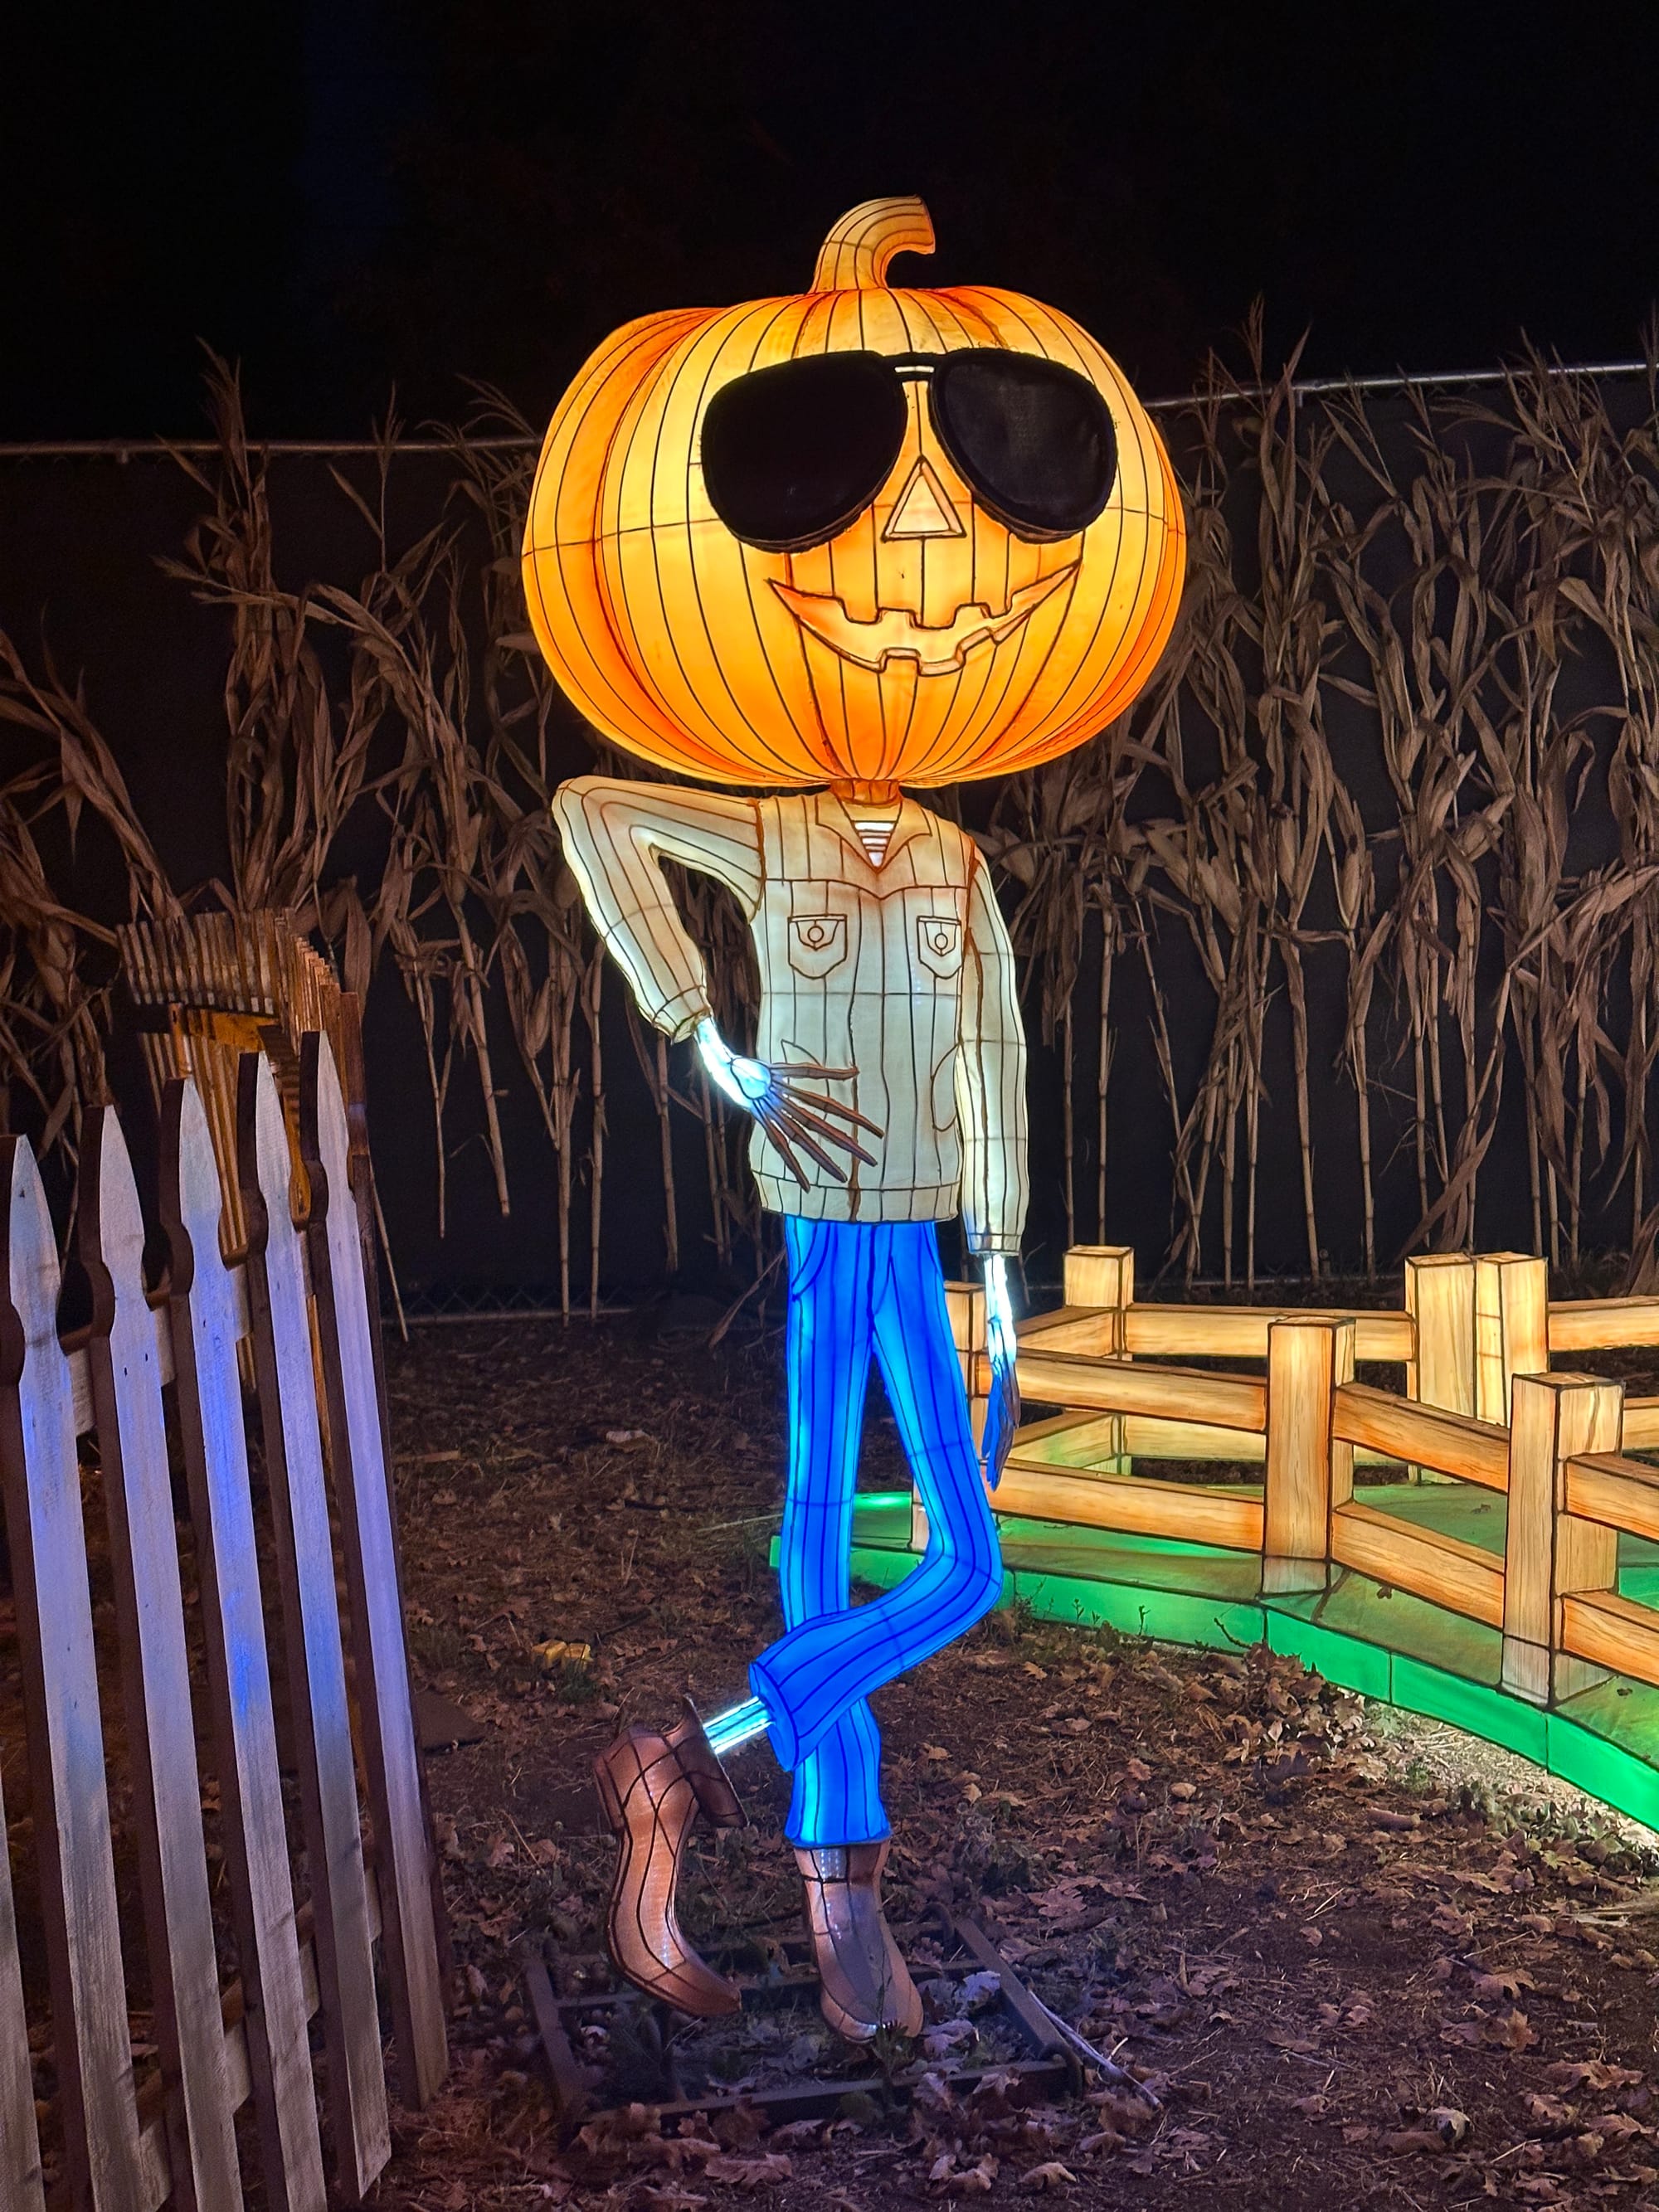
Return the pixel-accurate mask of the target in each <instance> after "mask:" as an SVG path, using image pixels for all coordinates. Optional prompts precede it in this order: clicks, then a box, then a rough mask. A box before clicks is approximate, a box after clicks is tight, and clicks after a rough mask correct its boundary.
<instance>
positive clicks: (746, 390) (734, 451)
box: [702, 353, 906, 553]
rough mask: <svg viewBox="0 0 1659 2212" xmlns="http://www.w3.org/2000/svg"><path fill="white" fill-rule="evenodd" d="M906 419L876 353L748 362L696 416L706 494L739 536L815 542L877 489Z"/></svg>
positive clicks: (790, 548) (767, 545)
mask: <svg viewBox="0 0 1659 2212" xmlns="http://www.w3.org/2000/svg"><path fill="white" fill-rule="evenodd" d="M905 419H906V416H905V404H904V392H903V389H902V386H901V385H900V384H899V381H898V380H897V378H896V377H895V376H894V374H893V373H892V369H891V368H890V366H889V364H888V363H887V362H884V361H883V359H882V358H881V356H879V355H878V354H872V353H829V354H822V355H819V356H817V357H815V358H814V359H812V360H810V361H789V362H781V364H780V365H779V366H778V367H777V368H757V369H754V370H751V371H750V374H748V375H747V376H740V377H738V378H737V379H736V380H734V381H733V382H732V383H731V384H726V385H722V386H721V387H720V390H719V391H718V392H716V393H715V394H714V398H712V399H711V400H710V401H709V403H708V410H707V412H706V413H705V414H704V416H703V418H702V480H703V483H704V485H705V486H706V488H707V489H708V498H709V502H710V504H711V505H712V506H713V507H714V512H715V513H716V514H718V515H719V517H720V520H721V521H722V522H723V523H724V524H725V525H726V528H727V529H728V530H729V531H730V532H732V536H733V537H734V538H741V539H742V540H743V542H744V544H746V545H757V546H759V547H761V548H763V550H765V551H767V552H770V553H796V552H799V551H800V550H802V549H803V548H804V547H805V546H808V545H821V544H823V542H824V540H825V539H826V538H833V537H835V536H836V532H838V531H842V530H844V529H845V528H846V527H847V525H848V523H849V522H851V521H852V520H853V519H854V516H855V515H857V514H859V513H860V512H861V511H862V510H863V509H864V508H865V507H867V506H868V505H869V503H870V501H872V499H873V498H874V497H875V495H876V494H877V492H878V491H879V490H880V489H881V487H882V485H883V483H884V482H885V481H886V478H887V477H888V475H889V473H890V471H891V469H892V466H893V464H894V462H895V461H896V459H898V454H899V447H901V446H902V443H903V442H904V426H905Z"/></svg>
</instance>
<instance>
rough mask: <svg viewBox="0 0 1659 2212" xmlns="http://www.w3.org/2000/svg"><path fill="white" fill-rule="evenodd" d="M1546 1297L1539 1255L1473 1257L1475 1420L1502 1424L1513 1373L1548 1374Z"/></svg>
mask: <svg viewBox="0 0 1659 2212" xmlns="http://www.w3.org/2000/svg"><path fill="white" fill-rule="evenodd" d="M1549 1299H1550V1291H1549V1267H1548V1266H1547V1263H1546V1262H1545V1261H1542V1260H1535V1259H1534V1258H1532V1256H1531V1255H1529V1254H1527V1253H1522V1252H1483V1253H1481V1254H1480V1255H1479V1256H1478V1257H1477V1258H1476V1260H1475V1263H1474V1369H1475V1372H1474V1411H1475V1413H1476V1414H1477V1415H1478V1417H1479V1418H1480V1419H1481V1420H1483V1421H1497V1422H1499V1423H1500V1424H1502V1425H1504V1426H1505V1427H1507V1426H1508V1425H1509V1418H1510V1386H1511V1385H1512V1383H1514V1380H1515V1378H1516V1376H1517V1375H1547V1374H1548V1372H1549V1364H1550V1330H1549V1323H1550V1305H1549ZM1607 1449H1609V1450H1617V1449H1618V1447H1617V1445H1616V1444H1612V1445H1609V1446H1608V1447H1607Z"/></svg>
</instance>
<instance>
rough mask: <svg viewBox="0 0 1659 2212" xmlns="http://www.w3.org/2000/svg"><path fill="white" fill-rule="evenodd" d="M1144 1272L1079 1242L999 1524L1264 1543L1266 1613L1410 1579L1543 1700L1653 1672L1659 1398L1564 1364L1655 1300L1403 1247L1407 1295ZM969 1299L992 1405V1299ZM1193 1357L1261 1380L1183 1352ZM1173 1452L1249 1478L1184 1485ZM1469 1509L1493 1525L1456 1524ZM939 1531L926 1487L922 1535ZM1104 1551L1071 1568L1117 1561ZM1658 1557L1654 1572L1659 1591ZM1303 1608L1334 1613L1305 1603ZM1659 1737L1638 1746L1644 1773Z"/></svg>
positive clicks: (1174, 1540) (1657, 1304) (1035, 1336)
mask: <svg viewBox="0 0 1659 2212" xmlns="http://www.w3.org/2000/svg"><path fill="white" fill-rule="evenodd" d="M1133 1266H1134V1261H1133V1253H1132V1252H1131V1251H1130V1250H1128V1249H1124V1248H1116V1247H1084V1248H1078V1249H1073V1250H1072V1251H1070V1252H1068V1253H1067V1255H1066V1273H1065V1293H1064V1296H1065V1303H1064V1304H1063V1305H1062V1306H1061V1307H1060V1308H1059V1309H1058V1310H1055V1311H1053V1312H1049V1313H1044V1314H1040V1315H1037V1316H1033V1317H1032V1318H1031V1319H1030V1320H1028V1321H1026V1322H1024V1323H1023V1324H1022V1325H1021V1326H1020V1329H1019V1359H1018V1375H1019V1382H1020V1388H1021V1393H1022V1395H1023V1397H1024V1400H1025V1401H1026V1402H1027V1403H1028V1404H1032V1403H1036V1404H1042V1405H1049V1406H1059V1407H1064V1408H1065V1409H1066V1410H1064V1411H1063V1412H1061V1413H1057V1414H1055V1415H1054V1416H1052V1417H1050V1418H1048V1419H1040V1420H1035V1421H1030V1422H1028V1423H1027V1424H1026V1425H1024V1427H1023V1428H1022V1429H1021V1430H1020V1431H1019V1433H1018V1437H1017V1438H1016V1440H1015V1443H1014V1446H1013V1449H1012V1454H1011V1455H1010V1458H1009V1462H1008V1465H1007V1468H1006V1472H1005V1473H1004V1475H1003V1478H1002V1481H1001V1485H1000V1488H999V1490H998V1491H997V1492H995V1494H994V1504H995V1507H996V1510H997V1511H998V1513H999V1515H1000V1516H1003V1518H1004V1522H1005V1528H1006V1527H1007V1526H1008V1524H1009V1523H1011V1522H1018V1523H1021V1524H1025V1523H1041V1524H1043V1525H1044V1527H1046V1528H1049V1529H1052V1530H1054V1534H1055V1536H1056V1538H1058V1537H1059V1536H1060V1534H1061V1533H1062V1532H1063V1531H1064V1530H1065V1529H1067V1528H1069V1529H1073V1530H1077V1531H1082V1530H1092V1531H1099V1532H1108V1531H1109V1532H1115V1534H1117V1535H1118V1536H1120V1537H1121V1538H1123V1539H1125V1540H1150V1541H1152V1543H1153V1544H1163V1545H1164V1546H1165V1547H1169V1548H1170V1549H1172V1550H1180V1549H1182V1547H1205V1548H1206V1550H1208V1551H1211V1552H1213V1553H1231V1554H1250V1555H1254V1558H1255V1570H1254V1572H1253V1574H1252V1577H1251V1581H1252V1582H1253V1584H1254V1593H1255V1602H1256V1603H1257V1604H1258V1605H1260V1606H1262V1607H1271V1606H1273V1605H1274V1604H1279V1605H1281V1606H1282V1605H1285V1604H1289V1603H1291V1602H1294V1601H1297V1599H1298V1596H1299V1595H1300V1594H1310V1593H1322V1592H1327V1591H1331V1592H1334V1591H1335V1589H1337V1587H1338V1586H1339V1585H1340V1584H1341V1583H1343V1582H1344V1580H1345V1578H1346V1577H1361V1578H1364V1583H1365V1585H1366V1586H1367V1587H1370V1588H1371V1589H1372V1590H1373V1594H1374V1595H1380V1596H1381V1597H1383V1598H1384V1599H1386V1598H1388V1597H1389V1596H1390V1595H1394V1594H1395V1593H1398V1592H1406V1593H1409V1594H1411V1595H1413V1596H1415V1597H1417V1598H1420V1599H1423V1600H1425V1601H1428V1602H1429V1603H1430V1604H1431V1606H1433V1607H1437V1608H1439V1609H1440V1610H1441V1611H1442V1612H1443V1613H1449V1614H1451V1615H1455V1616H1458V1617H1460V1618H1462V1619H1463V1620H1468V1621H1472V1622H1475V1623H1479V1624H1480V1625H1481V1626H1482V1627H1484V1628H1485V1629H1486V1630H1488V1631H1491V1632H1495V1634H1496V1637H1497V1638H1501V1644H1493V1645H1492V1647H1491V1654H1492V1663H1491V1674H1492V1684H1491V1686H1492V1688H1493V1689H1494V1690H1495V1691H1497V1692H1499V1693H1502V1694H1506V1695H1507V1697H1508V1698H1510V1699H1518V1700H1521V1701H1523V1702H1525V1703H1527V1704H1529V1705H1534V1706H1539V1707H1559V1706H1560V1705H1562V1704H1564V1703H1565V1701H1568V1700H1571V1699H1573V1698H1575V1697H1576V1696H1577V1695H1578V1693H1580V1692H1583V1691H1585V1690H1586V1689H1589V1688H1590V1687H1591V1686H1594V1685H1596V1684H1598V1683H1602V1682H1605V1681H1606V1680H1607V1679H1608V1677H1609V1675H1610V1674H1612V1675H1617V1676H1620V1677H1623V1678H1625V1680H1626V1683H1637V1684H1645V1685H1659V1605H1650V1604H1649V1603H1647V1602H1644V1601H1643V1600H1642V1598H1640V1597H1637V1596H1632V1595H1628V1594H1626V1593H1625V1592H1623V1591H1621V1589H1620V1538H1621V1536H1623V1537H1625V1538H1626V1540H1627V1541H1626V1553H1627V1554H1631V1553H1632V1551H1633V1549H1634V1550H1635V1551H1638V1552H1639V1550H1640V1548H1641V1546H1642V1545H1645V1544H1659V1468H1656V1467H1654V1466H1652V1465H1650V1464H1649V1463H1648V1462H1645V1461H1644V1460H1643V1459H1641V1458H1638V1457H1636V1456H1634V1455H1635V1454H1637V1453H1639V1452H1643V1451H1646V1450H1650V1449H1653V1450H1659V1399H1654V1398H1645V1399H1644V1398H1626V1395H1625V1394H1624V1391H1623V1389H1622V1387H1621V1386H1620V1383H1617V1382H1613V1381H1608V1380H1606V1379H1603V1378H1601V1377H1599V1376H1594V1375H1589V1374H1584V1373H1581V1372H1578V1371H1577V1370H1576V1369H1569V1368H1567V1367H1565V1366H1561V1367H1553V1366H1552V1360H1556V1361H1561V1362H1568V1361H1571V1360H1574V1359H1576V1358H1583V1356H1585V1355H1589V1354H1593V1353H1595V1352H1599V1351H1602V1350H1607V1349H1611V1348H1613V1347H1620V1346H1643V1345H1646V1346H1659V1298H1651V1297H1626V1298H1607V1299H1598V1300H1589V1301H1574V1302H1571V1303H1556V1304H1551V1303H1550V1301H1549V1298H1548V1292H1547V1270H1546V1266H1545V1263H1544V1261H1541V1260H1536V1259H1530V1258H1526V1257H1523V1256H1521V1255H1516V1254H1510V1253H1498V1254H1493V1255H1483V1256H1468V1255H1434V1256H1431V1257H1425V1258H1421V1259H1416V1260H1411V1261H1407V1264H1406V1276H1405V1302H1404V1304H1403V1305H1402V1306H1401V1307H1400V1308H1398V1309H1395V1310H1353V1311H1347V1312H1331V1311H1321V1310H1307V1309H1300V1310H1298V1309H1293V1308H1278V1309H1275V1308H1273V1307H1263V1306H1249V1307H1239V1306H1221V1305H1212V1304H1182V1305H1156V1304H1140V1303H1139V1302H1138V1301H1137V1299H1136V1297H1135V1295H1134V1282H1133ZM951 1304H952V1313H953V1319H954V1323H955V1328H956V1334H957V1346H958V1349H959V1351H960V1352H961V1353H962V1356H963V1370H964V1373H965V1375H966V1376H967V1378H968V1382H969V1393H970V1396H971V1397H972V1398H973V1399H974V1401H975V1418H976V1419H980V1418H982V1411H981V1409H982V1407H983V1404H984V1393H985V1391H986V1389H987V1387H988V1364H987V1359H986V1355H985V1350H984V1304H983V1293H982V1292H981V1291H978V1290H977V1289H975V1288H973V1287H971V1286H969V1285H957V1286H953V1287H952V1289H951ZM1200 1359H1201V1360H1205V1361H1227V1362H1233V1363H1238V1364H1240V1365H1243V1364H1245V1363H1250V1364H1253V1365H1254V1367H1255V1371H1249V1372H1229V1371H1225V1370H1221V1369H1218V1367H1215V1366H1212V1365H1204V1366H1194V1365H1189V1364H1184V1363H1187V1362H1190V1361H1194V1360H1200ZM1362 1364H1383V1365H1385V1366H1386V1365H1389V1364H1392V1365H1394V1366H1395V1367H1397V1368H1398V1369H1399V1370H1401V1372H1402V1382H1403V1389H1402V1390H1401V1391H1400V1392H1395V1391H1392V1390H1387V1389H1379V1388H1377V1387H1375V1386H1374V1385H1372V1384H1370V1383H1362V1382H1358V1381H1356V1380H1355V1379H1354V1378H1355V1371H1356V1369H1357V1367H1358V1366H1360V1365H1362ZM1157 1462H1185V1463H1186V1467H1187V1469H1188V1473H1189V1474H1190V1473H1196V1472H1199V1471H1200V1468H1201V1465H1202V1463H1204V1462H1211V1463H1215V1464H1216V1465H1217V1468H1218V1473H1219V1472H1220V1471H1221V1470H1222V1469H1224V1468H1225V1469H1227V1470H1229V1471H1232V1470H1236V1471H1237V1475H1238V1477H1239V1478H1240V1479H1238V1480H1225V1479H1224V1480H1215V1481H1210V1480H1172V1479H1169V1478H1168V1477H1166V1476H1164V1475H1163V1474H1158V1473H1156V1472H1152V1471H1150V1470H1151V1468H1152V1467H1154V1466H1155V1465H1156V1463H1157ZM1258 1468H1259V1470H1260V1473H1259V1475H1258V1474H1257V1473H1256V1470H1257V1469H1258ZM1384 1468H1387V1469H1389V1473H1390V1474H1391V1475H1392V1477H1393V1483H1392V1486H1389V1485H1386V1484H1384V1483H1383V1482H1380V1481H1378V1480H1376V1479H1375V1478H1376V1475H1377V1474H1379V1473H1380V1472H1381V1471H1382V1470H1383V1469H1384ZM1357 1473H1358V1476H1359V1478H1360V1480H1359V1482H1358V1487H1359V1488H1361V1489H1363V1490H1364V1492H1365V1494H1364V1497H1363V1498H1362V1497H1360V1496H1357V1495H1356V1487H1357V1484H1356V1475H1357ZM1402 1474H1403V1475H1404V1477H1405V1480H1401V1477H1402ZM1368 1476H1369V1477H1370V1478H1371V1479H1370V1480H1366V1479H1365V1478H1366V1477H1368ZM1430 1485H1440V1486H1444V1487H1443V1488H1440V1489H1438V1490H1430V1489H1429V1488H1428V1487H1427V1486H1430ZM1470 1492H1480V1493H1483V1494H1484V1496H1485V1498H1486V1501H1487V1502H1486V1504H1481V1503H1480V1500H1479V1499H1476V1500H1474V1501H1473V1502H1472V1501H1471V1499H1470V1497H1469V1493H1470ZM1471 1511H1472V1512H1473V1513H1474V1514H1480V1513H1482V1512H1494V1513H1495V1515H1496V1516H1497V1517H1496V1518H1494V1519H1492V1520H1489V1521H1486V1522H1475V1521H1473V1520H1471V1519H1470V1517H1469V1516H1470V1513H1471ZM1460 1514H1461V1515H1462V1519H1463V1523H1464V1526H1465V1528H1470V1527H1479V1528H1480V1529H1481V1530H1482V1531H1483V1533H1485V1534H1486V1541H1484V1542H1474V1541H1470V1539H1469V1536H1468V1534H1460V1533H1458V1529H1457V1527H1456V1525H1455V1524H1456V1523H1457V1521H1458V1519H1459V1516H1460ZM1448 1524H1451V1525H1448ZM925 1533H926V1523H925V1520H924V1519H923V1516H922V1515H921V1509H920V1506H919V1505H915V1504H913V1508H912V1532H911V1541H912V1545H913V1546H914V1545H915V1544H917V1543H919V1542H921V1541H922V1540H923V1539H924V1538H925ZM1629 1540H1640V1544H1639V1545H1638V1546H1636V1547H1632V1543H1631V1542H1630V1541H1629ZM1011 1550H1012V1547H1011ZM1061 1551H1062V1553H1063V1547H1061ZM1055 1556H1056V1553H1055V1549H1054V1546H1052V1545H1051V1546H1050V1548H1049V1551H1048V1553H1047V1554H1045V1557H1047V1558H1048V1559H1050V1560H1052V1559H1054V1557H1055ZM1103 1556H1104V1557H1105V1559H1106V1564H1105V1565H1100V1564H1098V1563H1097V1564H1096V1565H1094V1566H1092V1567H1088V1566H1085V1567H1083V1568H1079V1572H1093V1573H1097V1574H1102V1575H1104V1574H1109V1573H1110V1572H1111V1571H1114V1570H1113V1569H1112V1566H1111V1564H1110V1561H1111V1555H1110V1554H1109V1553H1108V1554H1106V1555H1103ZM1656 1565H1659V1556H1656V1558H1654V1559H1647V1560H1646V1561H1645V1566H1644V1573H1643V1574H1642V1575H1641V1576H1639V1577H1638V1578H1637V1579H1638V1581H1639V1582H1640V1583H1641V1585H1642V1587H1643V1589H1644V1590H1645V1591H1647V1592H1648V1593H1650V1594H1652V1595H1655V1596H1656V1597H1659V1575H1656V1574H1655V1573H1654V1571H1653V1570H1654V1568H1655V1566H1656ZM1167 1586H1168V1587H1171V1588H1173V1587H1178V1577H1176V1579H1175V1580H1173V1581H1171V1582H1170V1583H1169V1584H1168V1585H1167ZM1302 1611H1303V1614H1304V1618H1306V1619H1307V1620H1310V1621H1316V1620H1318V1619H1319V1618H1320V1617H1321V1616H1320V1607H1319V1605H1318V1604H1317V1603H1315V1602H1313V1601H1311V1600H1310V1601H1308V1602H1307V1603H1305V1604H1304V1606H1303V1607H1302ZM1349 1617H1350V1618H1352V1616H1349ZM1376 1617H1377V1619H1378V1620H1383V1619H1386V1618H1387V1615H1386V1613H1377V1615H1376ZM1394 1617H1395V1620H1398V1618H1399V1608H1398V1607H1395V1614H1394ZM1367 1633H1375V1634H1376V1637H1377V1638H1379V1639H1382V1638H1388V1637H1389V1636H1390V1635H1391V1634H1392V1630H1391V1629H1388V1628H1377V1629H1375V1630H1374V1631H1372V1630H1368V1631H1367ZM1394 1648H1395V1649H1400V1648H1401V1647H1400V1646H1399V1645H1398V1644H1395V1646H1394ZM1621 1694H1628V1692H1621ZM1522 1740H1523V1738H1522V1736H1519V1735H1517V1736H1516V1741H1517V1742H1520V1741H1522ZM1656 1750H1659V1740H1656V1744H1655V1745H1654V1746H1649V1745H1646V1744H1644V1747H1642V1749H1641V1752H1640V1754H1639V1755H1640V1756H1641V1757H1642V1758H1643V1759H1644V1760H1645V1761H1646V1763H1647V1765H1650V1766H1652V1765H1656V1764H1659V1758H1656ZM1644 1802H1647V1801H1645V1800H1644ZM1649 1810H1650V1816H1651V1814H1652V1813H1653V1812H1654V1811H1655V1810H1659V1795H1656V1796H1655V1797H1654V1798H1653V1799H1652V1801H1651V1803H1650V1805H1649Z"/></svg>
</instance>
